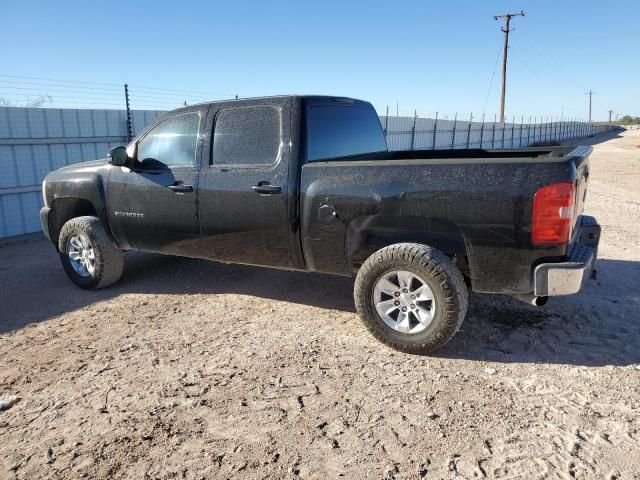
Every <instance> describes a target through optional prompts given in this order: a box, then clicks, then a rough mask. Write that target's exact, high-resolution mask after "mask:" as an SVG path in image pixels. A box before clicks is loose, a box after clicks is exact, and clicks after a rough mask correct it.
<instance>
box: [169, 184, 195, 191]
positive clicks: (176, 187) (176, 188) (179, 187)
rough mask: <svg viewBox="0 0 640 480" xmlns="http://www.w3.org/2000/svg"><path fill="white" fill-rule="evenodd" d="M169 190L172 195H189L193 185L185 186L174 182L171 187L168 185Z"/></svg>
mask: <svg viewBox="0 0 640 480" xmlns="http://www.w3.org/2000/svg"><path fill="white" fill-rule="evenodd" d="M167 188H168V189H169V190H171V191H172V192H174V193H190V192H193V185H185V184H184V183H181V182H176V183H175V184H173V185H169V186H168V187H167Z"/></svg>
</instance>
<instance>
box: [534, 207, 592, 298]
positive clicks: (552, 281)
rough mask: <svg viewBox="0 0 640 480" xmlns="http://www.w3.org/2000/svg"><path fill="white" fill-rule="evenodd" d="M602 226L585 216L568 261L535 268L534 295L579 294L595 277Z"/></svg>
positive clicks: (544, 264) (545, 264) (543, 264)
mask: <svg viewBox="0 0 640 480" xmlns="http://www.w3.org/2000/svg"><path fill="white" fill-rule="evenodd" d="M599 242H600V225H598V222H596V219H595V218H593V217H587V216H583V217H582V218H581V221H580V225H579V227H578V231H577V233H576V237H575V241H574V243H573V246H572V248H571V251H570V253H569V258H568V259H567V261H566V262H560V263H542V264H540V265H538V266H537V267H535V269H534V271H533V283H534V292H533V293H534V294H535V295H536V296H540V297H547V296H555V295H571V294H573V293H578V292H579V291H580V290H581V289H582V287H583V286H584V284H585V282H586V281H587V280H588V279H589V278H593V277H594V276H595V270H594V265H595V263H596V259H597V258H598V243H599Z"/></svg>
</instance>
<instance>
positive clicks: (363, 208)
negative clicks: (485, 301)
mask: <svg viewBox="0 0 640 480" xmlns="http://www.w3.org/2000/svg"><path fill="white" fill-rule="evenodd" d="M590 152H591V148H590V147H578V148H573V147H535V148H522V149H510V150H481V149H472V150H415V151H397V152H379V153H371V154H364V155H357V156H351V157H341V158H334V159H329V160H323V161H318V162H311V163H306V164H305V165H303V167H302V173H301V189H300V191H301V192H302V195H301V198H300V211H301V231H302V242H303V250H304V252H305V260H306V262H307V265H308V266H309V268H310V269H311V270H315V271H322V272H327V273H343V274H350V273H351V271H352V270H353V269H354V268H357V266H358V263H359V261H360V260H361V259H362V258H366V257H367V256H368V255H369V254H370V253H371V252H372V251H375V250H376V249H378V248H380V245H384V244H386V243H388V242H389V241H393V240H394V238H395V236H398V235H399V236H401V237H402V238H403V239H404V240H405V241H407V239H408V241H412V240H413V241H416V242H422V243H425V244H428V245H432V246H434V247H436V248H438V249H440V250H442V251H444V252H445V253H447V254H448V255H450V256H459V257H465V258H467V257H468V259H469V266H468V267H469V272H468V273H469V276H470V278H471V282H472V285H473V289H474V291H477V292H483V291H485V292H504V293H518V292H530V291H531V288H532V286H531V267H532V265H534V264H536V263H537V262H541V261H543V260H547V259H556V260H559V259H562V258H565V256H566V254H567V246H566V245H556V246H549V247H540V246H534V245H532V244H531V242H530V238H531V212H532V205H533V196H534V194H535V192H536V191H537V190H538V189H539V188H541V187H543V186H546V185H549V184H552V183H558V182H566V181H577V182H578V184H579V185H578V197H579V198H577V200H576V218H575V221H577V220H578V216H579V214H580V213H581V210H582V199H583V196H584V195H583V190H581V187H580V186H581V185H582V184H586V182H585V181H584V180H586V177H587V176H588V165H587V164H588V162H587V161H586V159H587V158H588V155H589V153H590ZM514 265H517V266H518V267H517V268H514Z"/></svg>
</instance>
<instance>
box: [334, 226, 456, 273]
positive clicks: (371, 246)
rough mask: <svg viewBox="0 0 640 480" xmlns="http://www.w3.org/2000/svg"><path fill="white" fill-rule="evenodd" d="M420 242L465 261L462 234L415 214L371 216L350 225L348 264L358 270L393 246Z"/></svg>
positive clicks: (347, 237) (347, 249) (347, 235)
mask: <svg viewBox="0 0 640 480" xmlns="http://www.w3.org/2000/svg"><path fill="white" fill-rule="evenodd" d="M406 242H411V243H419V244H423V245H428V246H430V247H433V248H437V249H438V250H440V251H441V252H443V253H444V254H445V255H447V256H449V257H451V258H454V257H456V258H464V262H466V256H467V248H466V244H465V239H464V235H463V233H462V230H461V229H460V227H458V226H457V225H456V224H455V223H453V222H451V221H449V220H445V219H442V218H433V217H424V216H418V215H402V216H386V215H373V216H366V217H360V218H357V219H354V220H353V221H351V222H350V223H349V226H348V228H347V233H346V238H345V253H346V260H347V265H348V266H349V267H351V269H352V270H353V271H357V270H358V269H359V268H360V266H361V265H362V263H363V262H364V261H365V260H366V259H367V258H368V257H369V256H370V255H372V254H373V253H374V252H376V251H377V250H380V249H382V248H384V247H388V246H389V245H393V244H396V243H406Z"/></svg>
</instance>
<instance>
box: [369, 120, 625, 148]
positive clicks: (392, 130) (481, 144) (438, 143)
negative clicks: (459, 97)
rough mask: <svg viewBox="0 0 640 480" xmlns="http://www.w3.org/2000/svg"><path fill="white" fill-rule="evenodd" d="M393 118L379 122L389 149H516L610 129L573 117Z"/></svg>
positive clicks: (580, 136)
mask: <svg viewBox="0 0 640 480" xmlns="http://www.w3.org/2000/svg"><path fill="white" fill-rule="evenodd" d="M452 117H453V120H451V119H442V118H438V115H437V114H436V115H435V116H434V118H420V117H418V116H417V115H415V116H413V117H396V116H389V115H384V116H381V117H380V122H381V123H382V127H383V129H384V132H385V138H386V139H387V146H388V148H389V150H425V149H426V150H429V149H456V148H520V147H527V146H531V145H535V144H545V143H547V144H548V143H556V142H562V141H564V140H568V139H571V138H582V137H588V136H592V135H596V134H598V133H602V132H605V131H608V130H611V129H612V128H614V127H613V126H610V125H599V126H596V125H594V124H590V123H589V122H584V121H577V120H562V121H540V122H537V121H531V120H528V121H527V122H526V123H525V121H524V119H522V120H521V121H520V122H516V121H511V122H509V123H504V124H502V123H499V122H495V121H492V122H485V121H484V119H481V121H474V117H473V115H469V116H468V117H467V119H458V117H457V115H452Z"/></svg>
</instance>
